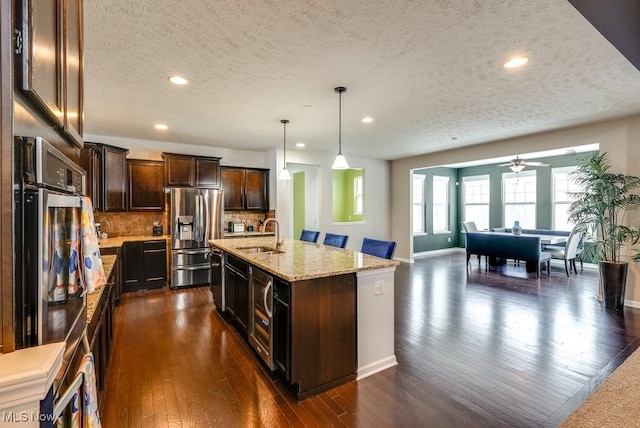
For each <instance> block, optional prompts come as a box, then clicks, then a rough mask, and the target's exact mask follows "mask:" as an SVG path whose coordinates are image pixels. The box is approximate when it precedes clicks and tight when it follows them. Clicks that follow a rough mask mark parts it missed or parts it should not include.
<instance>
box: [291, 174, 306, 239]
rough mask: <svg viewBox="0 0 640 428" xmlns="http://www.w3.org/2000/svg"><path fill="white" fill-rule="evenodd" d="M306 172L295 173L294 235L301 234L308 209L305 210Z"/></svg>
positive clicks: (295, 236)
mask: <svg viewBox="0 0 640 428" xmlns="http://www.w3.org/2000/svg"><path fill="white" fill-rule="evenodd" d="M305 178H306V177H305V173H304V172H296V173H294V174H293V237H294V238H297V237H299V236H300V233H301V232H302V229H304V225H305V219H306V215H307V213H306V211H305V207H306V204H305V198H306V191H305V182H306V180H305Z"/></svg>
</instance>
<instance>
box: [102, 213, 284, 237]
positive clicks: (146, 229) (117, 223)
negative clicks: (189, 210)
mask: <svg viewBox="0 0 640 428" xmlns="http://www.w3.org/2000/svg"><path fill="white" fill-rule="evenodd" d="M269 217H275V211H268V212H262V211H225V213H224V227H225V228H226V227H227V223H228V222H230V221H234V222H235V221H237V222H241V221H242V220H244V221H245V223H247V225H249V224H252V225H253V226H254V227H255V228H256V230H257V227H258V222H259V221H264V220H265V219H267V218H269ZM94 219H95V222H96V223H100V225H101V226H100V227H101V230H102V232H105V233H107V235H109V237H117V236H139V235H152V233H153V223H154V222H156V221H157V222H159V223H160V224H161V225H162V230H163V233H164V234H165V235H168V234H169V211H164V212H149V213H146V212H120V213H103V212H96V213H94Z"/></svg>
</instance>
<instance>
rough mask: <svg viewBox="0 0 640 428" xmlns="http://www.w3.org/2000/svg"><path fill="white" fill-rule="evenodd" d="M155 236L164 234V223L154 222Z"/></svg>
mask: <svg viewBox="0 0 640 428" xmlns="http://www.w3.org/2000/svg"><path fill="white" fill-rule="evenodd" d="M152 233H153V236H162V225H161V224H160V223H159V222H157V221H156V222H154V223H153V232H152Z"/></svg>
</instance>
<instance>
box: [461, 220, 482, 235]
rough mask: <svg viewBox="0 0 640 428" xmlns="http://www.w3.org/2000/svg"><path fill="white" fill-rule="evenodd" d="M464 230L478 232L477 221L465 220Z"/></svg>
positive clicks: (463, 223)
mask: <svg viewBox="0 0 640 428" xmlns="http://www.w3.org/2000/svg"><path fill="white" fill-rule="evenodd" d="M462 230H464V231H465V233H466V232H477V231H478V228H477V227H476V222H475V221H463V222H462Z"/></svg>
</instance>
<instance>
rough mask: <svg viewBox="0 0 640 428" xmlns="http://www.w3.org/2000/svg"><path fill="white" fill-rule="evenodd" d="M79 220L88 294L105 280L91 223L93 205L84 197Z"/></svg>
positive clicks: (83, 272)
mask: <svg viewBox="0 0 640 428" xmlns="http://www.w3.org/2000/svg"><path fill="white" fill-rule="evenodd" d="M80 219H81V227H82V267H83V269H82V276H83V279H84V285H85V287H86V291H87V292H88V293H90V292H92V291H94V290H95V289H96V287H99V286H101V285H104V284H106V283H107V278H106V277H105V274H104V268H103V267H102V259H101V258H100V248H99V247H98V236H97V235H96V225H95V222H94V221H93V205H92V204H91V199H90V198H88V197H85V198H84V199H83V201H82V211H81V213H80Z"/></svg>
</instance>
